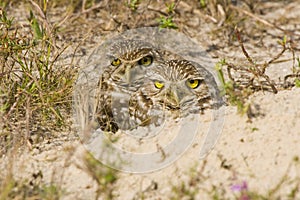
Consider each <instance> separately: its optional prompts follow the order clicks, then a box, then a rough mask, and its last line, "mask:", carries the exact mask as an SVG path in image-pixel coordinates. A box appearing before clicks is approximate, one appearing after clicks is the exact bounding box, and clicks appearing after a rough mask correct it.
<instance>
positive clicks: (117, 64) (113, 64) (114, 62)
mask: <svg viewBox="0 0 300 200" xmlns="http://www.w3.org/2000/svg"><path fill="white" fill-rule="evenodd" d="M121 63H122V62H121V60H120V59H119V58H115V59H114V60H113V61H112V62H111V65H112V66H116V67H117V66H119V65H121Z"/></svg>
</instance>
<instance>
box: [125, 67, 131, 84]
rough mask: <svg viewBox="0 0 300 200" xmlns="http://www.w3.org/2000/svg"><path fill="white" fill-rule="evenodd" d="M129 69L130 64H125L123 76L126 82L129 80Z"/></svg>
mask: <svg viewBox="0 0 300 200" xmlns="http://www.w3.org/2000/svg"><path fill="white" fill-rule="evenodd" d="M130 69H131V66H130V65H127V66H126V68H125V74H124V76H125V81H126V82H127V83H130V81H131V76H130Z"/></svg>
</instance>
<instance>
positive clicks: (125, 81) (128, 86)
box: [96, 40, 162, 132]
mask: <svg viewBox="0 0 300 200" xmlns="http://www.w3.org/2000/svg"><path fill="white" fill-rule="evenodd" d="M109 56H110V59H111V64H110V65H109V66H107V67H106V68H105V69H104V71H103V73H102V75H101V77H100V79H99V83H98V89H99V93H98V95H97V96H98V99H97V104H96V120H97V121H98V122H99V125H100V128H101V129H102V130H103V131H110V132H116V131H117V130H118V129H119V128H120V127H119V123H117V121H120V120H122V119H126V116H122V114H124V112H122V111H121V110H118V109H121V108H122V107H128V101H129V97H130V95H131V94H132V93H133V92H136V91H137V90H138V89H139V87H140V86H141V85H142V84H143V81H144V76H145V74H146V71H147V70H148V69H149V68H152V67H153V66H155V65H156V64H157V63H161V62H162V57H161V55H160V53H159V51H157V50H156V49H155V48H154V47H153V46H152V45H151V44H149V43H146V42H143V41H140V40H124V41H119V42H116V43H115V44H114V45H112V47H111V49H110V55H109ZM113 104H114V105H113ZM122 104H124V106H123V105H122ZM114 109H115V111H116V112H114ZM127 113H128V112H127ZM117 118H118V119H119V120H118V119H117Z"/></svg>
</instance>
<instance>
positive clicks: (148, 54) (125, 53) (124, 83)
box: [110, 40, 161, 91]
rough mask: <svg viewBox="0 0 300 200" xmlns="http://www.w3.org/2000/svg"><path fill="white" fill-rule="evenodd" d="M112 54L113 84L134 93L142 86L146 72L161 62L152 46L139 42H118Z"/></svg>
mask: <svg viewBox="0 0 300 200" xmlns="http://www.w3.org/2000/svg"><path fill="white" fill-rule="evenodd" d="M112 52H113V53H112V54H113V55H111V67H112V69H113V70H112V72H111V75H110V76H111V80H112V82H113V83H114V84H115V85H117V86H118V87H124V88H125V87H126V88H128V89H129V90H133V91H135V90H137V88H138V87H139V86H140V85H141V84H142V82H143V80H144V76H145V74H146V71H147V70H148V69H149V68H151V67H152V66H154V65H155V64H156V63H157V62H160V60H161V59H160V54H159V52H158V51H157V50H155V48H154V47H153V46H152V45H150V44H148V43H146V42H143V41H139V40H125V41H121V42H118V43H116V44H115V45H113V46H112Z"/></svg>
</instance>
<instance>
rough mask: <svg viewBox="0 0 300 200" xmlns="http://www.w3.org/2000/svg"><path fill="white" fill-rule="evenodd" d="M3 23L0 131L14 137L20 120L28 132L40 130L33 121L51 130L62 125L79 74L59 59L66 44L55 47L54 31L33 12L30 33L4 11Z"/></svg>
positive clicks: (69, 106) (1, 39)
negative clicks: (22, 29)
mask: <svg viewBox="0 0 300 200" xmlns="http://www.w3.org/2000/svg"><path fill="white" fill-rule="evenodd" d="M0 23H1V25H2V31H1V37H0V46H1V47H0V48H1V63H2V64H1V66H0V96H1V97H2V100H1V101H0V112H1V120H2V121H4V122H5V123H4V124H5V126H4V127H1V129H0V130H1V132H0V134H3V136H5V137H6V138H7V137H10V138H11V137H13V135H12V134H10V133H11V131H13V130H15V131H18V129H19V128H17V127H16V124H18V123H19V126H20V125H21V128H23V129H25V130H26V133H27V135H28V134H29V132H34V130H36V129H37V127H34V126H32V125H33V124H35V125H36V126H39V125H41V124H42V125H44V127H46V128H47V127H48V128H49V130H50V129H52V128H53V127H54V126H55V127H58V128H59V127H61V126H62V125H64V122H65V116H66V114H68V113H69V111H70V110H71V93H72V86H73V82H74V80H75V75H76V70H75V69H74V68H70V67H69V66H61V65H59V64H58V62H57V60H58V58H59V57H60V56H61V54H62V53H63V51H64V50H65V49H66V47H65V48H63V50H59V51H58V50H57V49H56V47H55V46H54V44H55V41H54V39H53V38H54V37H53V36H52V34H55V33H54V32H50V30H49V27H46V25H41V24H40V23H39V21H38V20H37V18H36V17H35V15H34V14H33V12H32V11H30V17H29V24H30V26H31V30H30V31H29V32H26V33H24V32H19V31H18V29H16V27H15V26H16V23H17V22H15V21H14V20H13V18H8V17H7V15H6V13H5V12H4V11H3V12H2V13H1V17H0ZM43 24H46V23H43ZM33 122H34V123H33ZM50 127H52V128H50ZM14 135H15V134H14ZM24 136H25V135H24V134H23V135H18V137H19V139H20V138H26V137H24ZM15 139H16V138H15ZM26 139H27V138H26Z"/></svg>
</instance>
